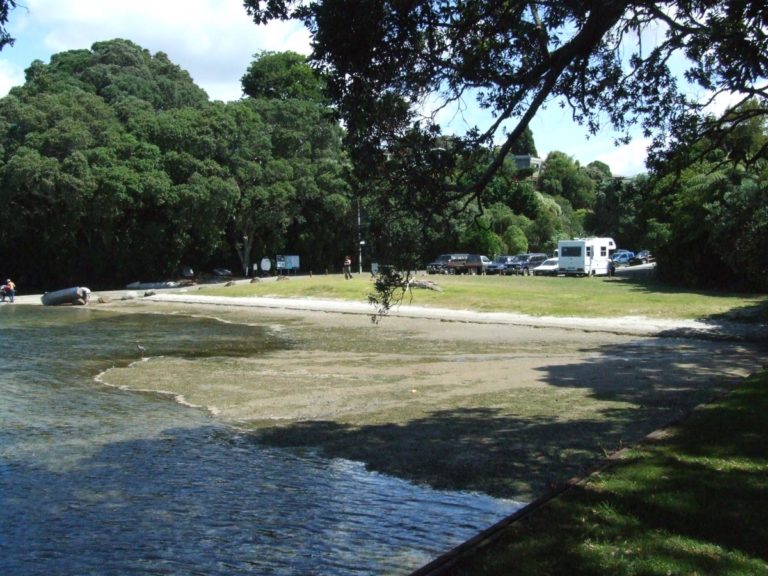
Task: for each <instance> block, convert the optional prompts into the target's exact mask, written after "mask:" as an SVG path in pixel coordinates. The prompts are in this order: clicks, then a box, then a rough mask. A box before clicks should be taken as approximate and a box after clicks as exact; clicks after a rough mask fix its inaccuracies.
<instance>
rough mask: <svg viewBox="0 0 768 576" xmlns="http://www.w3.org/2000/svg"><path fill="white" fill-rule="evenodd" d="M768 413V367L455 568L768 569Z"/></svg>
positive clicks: (571, 571)
mask: <svg viewBox="0 0 768 576" xmlns="http://www.w3.org/2000/svg"><path fill="white" fill-rule="evenodd" d="M766 414H768V372H766V371H763V372H761V373H759V374H757V375H755V376H753V377H751V378H749V379H747V380H746V381H745V383H744V384H743V385H742V386H740V387H739V388H737V389H735V390H733V391H732V392H731V393H729V394H728V395H727V396H726V397H724V398H723V399H721V400H719V401H717V402H716V403H713V404H710V405H707V406H705V407H703V408H701V409H699V410H696V411H694V412H693V413H692V414H691V416H690V417H688V418H687V419H686V420H685V421H683V422H682V423H681V424H680V425H679V426H678V427H676V428H674V429H672V430H671V431H670V434H669V435H668V436H667V437H665V438H663V439H661V440H656V441H654V442H651V443H648V444H645V445H643V446H640V447H637V448H635V449H632V450H628V451H627V452H626V453H625V454H624V455H623V456H622V457H621V458H620V459H619V461H618V462H617V463H616V464H615V465H613V466H611V467H609V468H607V469H606V470H604V471H602V472H601V473H599V474H597V475H594V476H592V477H591V478H590V479H589V480H588V481H587V482H586V483H583V484H581V485H577V486H576V487H574V488H572V489H570V490H569V491H567V492H566V493H564V494H563V495H561V496H560V497H558V498H555V499H554V500H551V501H549V502H548V503H546V504H545V505H544V506H543V507H541V508H540V509H538V510H535V511H534V512H533V513H532V514H530V515H529V516H528V517H526V518H524V519H522V520H520V521H517V522H515V523H512V524H510V525H509V526H507V527H506V528H505V529H504V530H503V531H502V532H501V536H500V537H499V538H498V539H496V540H495V541H493V542H491V543H490V544H488V545H487V546H486V547H484V548H482V549H481V550H480V551H479V552H476V553H475V554H473V555H470V556H469V557H468V558H466V559H465V560H464V561H463V562H462V563H460V564H459V565H458V566H455V567H454V568H452V569H451V570H450V571H448V572H444V573H450V574H454V575H470V574H471V575H472V576H482V575H491V574H516V575H528V574H530V575H536V576H542V575H564V576H565V575H568V576H574V575H581V574H611V575H635V574H646V575H666V574H674V575H678V574H689V575H693V574H697V575H705V574H707V575H708V574H713V575H714V574H717V575H737V574H739V575H742V574H743V575H745V576H746V575H750V576H752V575H759V574H768V523H766V521H765V519H766V518H768V418H766Z"/></svg>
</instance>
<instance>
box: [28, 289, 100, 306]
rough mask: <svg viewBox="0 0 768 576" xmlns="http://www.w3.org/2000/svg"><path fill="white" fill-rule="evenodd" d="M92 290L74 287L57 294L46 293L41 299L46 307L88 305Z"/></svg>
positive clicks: (58, 291) (59, 291)
mask: <svg viewBox="0 0 768 576" xmlns="http://www.w3.org/2000/svg"><path fill="white" fill-rule="evenodd" d="M90 292H91V291H90V290H89V289H88V288H85V287H83V286H73V287H72V288H64V289H63V290H56V291H55V292H46V293H45V294H43V295H42V296H41V297H40V300H41V301H42V302H43V305H45V306H60V305H62V304H79V305H83V304H87V303H88V297H89V295H90Z"/></svg>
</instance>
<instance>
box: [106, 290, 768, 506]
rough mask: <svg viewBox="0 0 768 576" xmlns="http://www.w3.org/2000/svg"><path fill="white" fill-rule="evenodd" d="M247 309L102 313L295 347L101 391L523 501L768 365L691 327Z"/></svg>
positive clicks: (157, 369)
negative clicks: (187, 323)
mask: <svg viewBox="0 0 768 576" xmlns="http://www.w3.org/2000/svg"><path fill="white" fill-rule="evenodd" d="M184 300H186V301H184ZM237 300H249V301H250V302H239V301H238V302H233V301H227V300H224V301H219V300H215V299H205V298H203V297H192V296H189V295H187V296H186V297H183V296H177V295H170V294H169V295H162V296H159V297H151V298H143V299H140V300H139V301H128V302H121V301H113V302H112V303H111V304H108V305H106V307H107V308H109V309H111V310H122V311H124V312H125V313H133V312H148V311H151V312H155V313H175V314H179V313H181V314H190V315H203V316H209V317H215V318H218V319H220V320H221V321H224V322H243V323H254V324H259V325H264V326H267V327H268V329H269V330H270V331H271V333H272V334H274V335H275V337H279V338H282V339H284V340H285V341H286V342H288V343H289V344H290V346H289V347H288V348H287V349H283V350H279V351H275V352H268V353H264V354H260V355H257V356H253V357H246V358H220V357H219V358H217V357H210V358H197V359H194V360H192V359H184V358H163V357H158V358H154V357H150V358H147V359H145V360H144V361H141V362H135V363H133V364H132V365H131V366H129V367H127V368H115V369H112V370H109V371H107V373H105V374H104V375H103V376H102V378H103V380H104V381H105V383H108V384H110V385H114V386H120V387H124V388H127V389H131V388H132V386H133V383H134V382H137V381H141V382H147V381H152V382H155V383H156V389H157V390H161V391H163V392H166V393H169V394H172V395H173V396H174V397H176V398H177V399H178V400H179V401H183V402H185V403H187V404H189V405H192V406H198V407H201V408H204V409H207V410H209V411H210V412H211V414H212V415H213V417H215V418H218V419H221V420H223V421H226V422H228V423H231V424H232V425H235V426H238V427H241V428H242V429H243V430H245V431H246V433H248V434H252V435H253V438H254V441H259V442H266V443H269V444H273V445H279V446H291V447H311V448H317V449H320V450H321V451H322V452H324V453H325V454H327V455H328V456H337V457H345V458H349V459H352V460H359V461H363V462H365V463H366V464H367V466H368V467H370V468H371V469H375V470H378V471H381V472H385V473H390V474H394V475H397V476H400V477H404V478H408V479H410V480H413V481H416V482H423V483H428V484H430V485H432V486H435V487H439V488H448V489H454V490H477V491H482V492H485V493H488V494H492V495H495V496H501V497H507V498H514V499H518V500H527V499H531V498H533V497H535V496H538V495H541V494H542V493H544V492H545V491H546V490H547V489H548V488H549V487H551V486H552V485H553V484H556V483H558V482H562V481H564V480H567V479H568V478H570V477H572V476H574V475H577V474H580V473H583V472H584V471H585V470H587V469H588V468H589V467H591V466H593V465H594V464H595V463H597V462H599V461H600V460H601V459H602V458H604V457H605V455H606V454H608V453H610V452H612V451H614V450H616V449H618V448H621V447H623V446H626V445H628V444H632V443H635V442H637V441H638V440H640V439H641V438H643V437H644V436H645V435H646V434H648V433H650V432H652V431H654V430H656V429H658V428H660V427H663V426H665V425H667V424H668V423H670V422H672V421H674V420H677V419H679V418H680V417H682V416H684V415H685V414H686V413H688V412H689V411H690V410H692V409H693V408H694V407H695V406H696V405H698V404H701V403H702V402H706V401H708V400H710V399H712V398H713V397H715V396H717V395H719V394H721V393H722V392H723V391H724V390H726V389H727V388H729V387H731V386H733V385H736V384H737V383H738V382H739V380H740V379H741V378H743V377H744V376H746V375H748V374H749V373H751V372H753V371H755V370H756V369H758V368H759V367H761V366H762V364H763V363H764V362H765V358H766V354H765V352H766V350H765V346H764V345H763V344H761V343H749V342H740V341H732V340H723V339H721V340H715V339H700V338H692V337H691V334H692V333H695V331H694V332H692V331H691V330H692V328H691V326H690V325H679V326H677V329H676V328H675V326H673V325H672V324H670V325H661V326H659V325H658V321H656V324H655V325H652V326H651V325H644V324H643V323H642V322H639V321H637V319H635V320H633V321H632V323H631V324H632V326H633V327H632V329H631V330H630V329H625V328H623V327H622V325H621V323H620V322H618V321H617V322H615V323H612V322H611V321H610V319H609V320H608V321H606V320H602V321H600V322H601V325H598V323H596V322H592V323H590V322H584V323H582V324H581V325H579V324H578V323H577V322H569V323H568V324H562V323H561V325H553V324H550V323H548V322H547V321H540V322H536V321H535V320H536V319H525V321H524V322H522V321H521V319H520V318H502V317H499V316H493V315H490V316H489V315H481V314H476V313H471V312H469V313H467V312H464V313H449V312H445V313H443V312H439V311H435V312H431V313H424V312H423V311H418V313H416V312H414V313H408V311H400V313H399V314H397V315H393V316H391V317H387V318H385V319H384V320H383V321H382V322H381V323H379V324H377V325H376V324H373V323H371V321H370V311H369V309H365V310H358V309H357V308H356V307H355V306H352V305H351V304H349V303H335V304H334V303H328V305H327V306H326V307H325V308H322V307H321V308H322V309H324V310H325V311H318V310H316V309H314V310H313V309H312V308H318V306H319V305H318V302H322V301H315V302H314V303H310V304H306V305H304V306H301V305H296V306H293V305H291V303H290V302H286V304H287V305H286V306H280V303H277V304H275V303H272V302H268V303H267V302H263V300H264V299H237ZM257 301H261V302H260V303H257ZM322 306H325V305H324V304H323V305H322ZM508 316H509V315H508ZM561 321H562V319H561ZM140 372H141V374H139V373H140Z"/></svg>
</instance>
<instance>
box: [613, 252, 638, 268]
mask: <svg viewBox="0 0 768 576" xmlns="http://www.w3.org/2000/svg"><path fill="white" fill-rule="evenodd" d="M633 256H634V254H632V252H621V253H620V254H615V253H614V255H613V256H612V257H611V260H613V263H614V265H616V266H629V261H630V260H631V259H632V257H633Z"/></svg>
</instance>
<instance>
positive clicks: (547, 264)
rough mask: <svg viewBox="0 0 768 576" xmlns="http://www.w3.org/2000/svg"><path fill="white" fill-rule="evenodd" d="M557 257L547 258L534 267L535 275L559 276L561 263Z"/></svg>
mask: <svg viewBox="0 0 768 576" xmlns="http://www.w3.org/2000/svg"><path fill="white" fill-rule="evenodd" d="M558 262H559V260H558V259H557V258H547V259H546V260H544V262H542V263H541V264H539V265H538V266H536V268H534V269H533V275H534V276H557V273H558V272H559V271H560V264H559V263H558Z"/></svg>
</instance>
